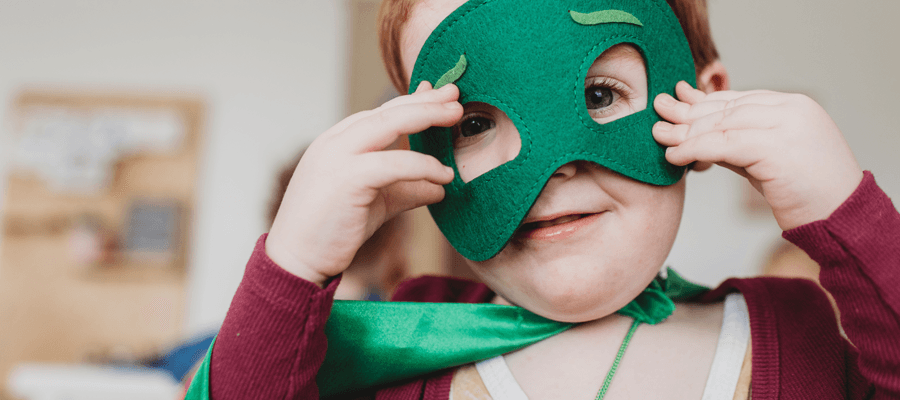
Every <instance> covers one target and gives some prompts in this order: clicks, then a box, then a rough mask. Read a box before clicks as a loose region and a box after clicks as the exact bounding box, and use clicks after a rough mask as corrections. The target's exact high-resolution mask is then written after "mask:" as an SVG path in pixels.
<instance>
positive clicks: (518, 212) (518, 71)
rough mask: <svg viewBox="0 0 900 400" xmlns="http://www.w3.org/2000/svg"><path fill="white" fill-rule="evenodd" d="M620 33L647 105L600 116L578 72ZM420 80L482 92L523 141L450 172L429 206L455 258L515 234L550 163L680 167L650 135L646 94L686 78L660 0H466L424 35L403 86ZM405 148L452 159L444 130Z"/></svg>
mask: <svg viewBox="0 0 900 400" xmlns="http://www.w3.org/2000/svg"><path fill="white" fill-rule="evenodd" d="M620 43H630V44H633V45H634V46H635V47H637V48H638V49H639V50H640V51H641V53H642V55H643V56H644V61H645V64H646V66H647V75H648V76H647V87H648V90H649V102H648V103H649V104H647V108H646V109H645V110H643V111H639V112H637V113H634V114H632V115H629V116H627V117H624V118H620V119H618V120H616V121H613V122H609V123H606V124H599V123H597V122H595V121H594V120H593V119H592V118H591V116H590V115H589V113H588V110H587V106H586V105H585V97H584V96H585V94H584V92H585V88H584V82H585V78H586V76H587V72H588V70H589V69H590V67H591V65H592V64H593V62H594V60H595V59H596V58H597V57H598V56H600V55H601V54H602V53H603V52H604V51H605V50H607V49H609V48H610V47H612V46H614V45H616V44H620ZM423 80H427V81H429V82H435V83H436V85H435V86H439V85H440V84H445V83H450V82H452V83H455V84H456V85H457V86H458V87H459V90H460V99H459V101H460V103H463V104H465V103H468V102H483V103H488V104H490V105H493V106H495V107H497V108H498V109H500V110H501V111H503V112H505V113H506V115H508V116H509V118H510V119H511V120H512V121H513V123H514V124H515V126H516V128H517V129H518V131H519V136H520V138H521V142H522V147H521V151H520V152H519V154H518V156H516V158H515V159H513V160H512V161H510V162H508V163H506V164H503V165H501V166H499V167H497V168H494V169H492V170H490V171H488V172H486V173H484V174H482V175H481V176H479V177H477V178H475V179H473V180H472V181H470V182H468V183H465V182H463V181H462V180H461V179H460V178H459V172H458V170H457V174H456V175H457V177H456V178H455V179H454V180H453V182H451V183H450V184H448V185H446V186H445V189H446V195H445V198H444V200H443V201H441V202H440V203H437V204H434V205H431V206H430V207H429V208H430V210H431V214H432V216H433V217H434V219H435V221H436V222H437V225H438V227H440V229H441V231H442V232H443V233H444V235H445V236H446V237H447V239H448V240H449V241H450V243H451V244H453V246H454V247H455V248H456V250H457V251H459V252H460V253H461V254H462V255H463V256H465V257H466V258H469V259H471V260H475V261H483V260H486V259H489V258H491V257H493V256H495V255H496V254H497V253H499V252H500V250H502V249H503V246H505V245H506V243H507V242H508V241H509V239H510V238H511V237H512V235H513V234H514V233H515V231H516V228H518V226H519V224H520V223H521V222H522V220H523V219H524V218H525V216H526V215H527V214H528V211H529V209H530V208H531V206H532V205H533V204H534V202H535V200H536V199H537V197H538V195H539V194H540V191H541V190H542V189H543V187H544V185H546V183H547V181H548V180H549V179H550V176H551V175H552V174H553V172H555V171H556V170H557V169H558V168H559V167H561V166H563V165H564V164H567V163H569V162H572V161H576V160H584V161H591V162H595V163H597V164H599V165H602V166H604V167H606V168H609V169H611V170H613V171H615V172H618V173H620V174H622V175H625V176H627V177H629V178H633V179H636V180H638V181H641V182H645V183H649V184H653V185H671V184H673V183H675V182H678V181H679V180H680V179H681V177H682V176H683V174H684V170H685V169H684V167H676V166H674V165H672V164H669V163H668V162H666V160H665V148H664V147H662V146H660V145H659V144H657V143H656V141H654V140H653V135H652V133H651V128H652V127H653V124H654V123H656V122H657V121H659V120H660V117H659V115H657V114H656V112H655V111H654V110H653V105H652V101H653V99H654V98H655V97H656V95H658V94H660V93H669V94H672V95H674V91H675V84H676V83H678V81H681V80H686V81H688V82H689V83H690V84H691V85H696V81H695V80H696V78H695V71H694V62H693V58H692V57H691V51H690V48H689V46H688V43H687V39H685V36H684V33H683V32H682V30H681V26H680V25H679V23H678V20H677V18H676V17H675V14H674V13H673V12H672V10H671V9H670V8H669V6H668V4H666V2H665V0H602V1H598V0H528V1H517V0H470V1H469V2H467V3H466V4H464V5H463V6H461V7H460V8H459V9H457V10H456V11H455V12H453V14H451V15H450V16H449V17H447V19H445V20H444V21H443V22H442V23H441V24H440V25H439V26H438V27H437V29H435V30H434V32H432V33H431V36H430V37H429V38H428V40H427V41H426V42H425V45H424V47H423V48H422V51H421V53H420V54H419V58H418V59H417V60H416V64H415V68H414V69H413V73H412V79H411V82H410V90H411V91H413V90H415V88H416V87H418V85H419V83H420V82H421V81H423ZM410 145H411V147H412V149H413V150H416V151H420V152H423V153H426V154H430V155H433V156H435V157H436V158H437V159H439V160H441V162H443V163H444V164H445V165H449V166H452V167H453V168H454V169H456V163H455V161H454V152H453V137H452V129H451V128H440V127H434V128H431V129H428V130H426V131H424V132H421V133H418V134H416V135H413V136H411V137H410Z"/></svg>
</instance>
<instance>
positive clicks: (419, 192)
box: [383, 180, 444, 220]
mask: <svg viewBox="0 0 900 400" xmlns="http://www.w3.org/2000/svg"><path fill="white" fill-rule="evenodd" d="M383 191H384V192H383V193H384V202H385V210H386V213H387V215H386V216H385V218H386V220H388V219H391V218H393V217H395V216H397V215H398V214H400V213H402V212H404V211H407V210H412V209H414V208H418V207H422V206H427V205H429V204H434V203H437V202H439V201H441V200H443V199H444V187H443V186H441V185H438V184H435V183H431V182H428V181H426V180H419V181H401V182H395V183H393V184H391V185H389V186H387V187H386V188H384V189H383Z"/></svg>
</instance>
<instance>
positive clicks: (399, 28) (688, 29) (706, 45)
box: [378, 0, 719, 93]
mask: <svg viewBox="0 0 900 400" xmlns="http://www.w3.org/2000/svg"><path fill="white" fill-rule="evenodd" d="M666 1H667V2H668V3H669V6H670V7H672V11H674V12H675V16H676V17H678V21H679V22H681V29H682V30H684V34H685V36H687V40H688V43H689V44H690V46H691V53H692V54H693V56H694V67H695V69H696V71H697V72H698V73H699V72H700V71H702V70H703V68H706V66H707V65H709V64H710V63H712V62H713V61H716V60H718V59H719V52H718V51H717V50H716V45H715V43H714V42H713V39H712V33H711V32H710V29H709V15H708V13H707V7H706V0H666ZM418 3H419V0H383V1H382V2H381V8H380V9H379V10H378V38H379V46H380V47H381V59H382V60H383V61H384V66H385V69H387V73H388V77H389V78H390V79H391V82H392V83H393V84H394V87H395V88H397V91H398V92H399V93H406V92H407V91H408V89H409V81H408V78H407V76H406V73H407V71H404V70H403V63H402V60H401V59H400V39H401V36H402V34H403V28H404V26H405V25H406V22H407V21H408V20H409V15H410V14H411V13H412V9H413V7H415V6H416V4H418Z"/></svg>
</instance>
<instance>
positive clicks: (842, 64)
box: [0, 0, 900, 379]
mask: <svg viewBox="0 0 900 400" xmlns="http://www.w3.org/2000/svg"><path fill="white" fill-rule="evenodd" d="M376 3H377V1H352V0H343V1H324V0H319V1H316V0H304V1H293V2H284V1H256V2H237V1H217V2H210V1H173V0H160V1H152V2H138V1H97V0H88V1H79V2H71V1H62V0H43V1H27V2H26V1H13V0H0V113H3V114H0V115H2V118H3V120H2V121H0V123H2V124H0V126H2V127H4V128H3V129H5V130H4V131H0V209H2V204H3V203H2V202H3V201H4V200H3V199H4V198H5V197H6V196H5V194H4V193H3V190H4V188H6V186H7V185H6V184H5V183H6V181H5V177H6V174H5V171H6V169H7V167H8V160H9V153H10V147H11V146H10V135H9V132H8V130H9V128H8V125H7V124H6V122H7V121H8V120H9V119H10V115H9V109H10V107H11V103H12V102H13V101H14V99H15V98H16V96H17V95H18V94H19V93H21V92H22V91H23V90H33V89H35V88H37V89H50V90H56V91H76V92H77V91H87V92H113V93H130V94H148V95H163V96H182V95H183V96H188V97H191V98H198V99H201V100H202V102H203V104H204V105H205V110H206V112H205V120H204V121H203V135H204V139H203V148H202V149H201V150H200V158H199V171H198V184H197V187H196V204H194V205H193V207H194V210H195V212H194V219H193V221H192V222H191V228H190V238H189V240H188V243H189V246H190V247H189V249H188V253H187V254H188V258H187V261H186V265H187V275H186V277H187V282H186V288H187V293H186V294H185V295H186V297H185V299H186V300H185V309H184V312H183V313H178V315H183V320H182V321H179V323H180V324H182V328H181V331H182V332H183V334H184V335H185V336H189V335H192V334H196V333H200V332H205V331H208V330H211V329H215V328H216V326H217V325H218V324H219V323H220V322H221V320H222V318H223V317H224V314H225V311H226V310H227V307H228V304H229V302H230V299H231V296H232V295H233V293H234V290H235V289H236V287H237V285H238V282H239V281H240V278H241V275H242V272H243V267H244V263H245V262H246V259H247V257H248V256H249V254H250V251H251V249H252V247H253V245H254V242H255V240H256V239H257V238H258V236H259V235H260V234H262V233H263V232H265V231H266V230H267V228H268V226H267V222H266V221H265V217H266V207H267V206H268V201H269V198H270V197H271V191H272V186H273V183H274V180H275V175H276V172H277V171H278V169H279V168H280V167H281V166H282V164H283V163H284V162H287V161H288V160H290V159H291V158H293V157H294V156H295V155H296V153H297V152H298V151H299V149H300V147H301V146H302V145H303V144H305V143H308V142H309V141H311V140H312V139H313V138H314V137H315V136H316V135H318V134H319V133H321V132H323V131H324V130H326V129H327V128H329V127H330V126H331V125H333V124H334V123H336V122H337V121H339V120H340V119H341V118H343V117H344V116H346V115H347V114H348V113H349V112H350V111H351V110H353V109H356V108H358V106H354V105H352V104H351V103H352V101H351V99H353V98H354V96H355V95H356V92H355V90H356V89H357V86H355V85H354V84H353V83H352V82H354V81H357V82H358V81H360V80H362V81H370V80H372V79H375V78H371V77H366V76H362V77H360V76H358V74H359V73H357V75H351V71H368V72H363V74H365V73H369V74H379V73H381V72H380V71H381V66H380V64H379V63H378V62H377V59H375V61H372V57H373V54H374V55H375V56H376V57H377V53H375V52H371V53H370V54H369V55H367V56H365V57H362V58H359V59H354V58H353V54H357V53H358V52H359V50H355V51H354V50H352V49H353V48H354V47H353V46H359V45H360V43H361V42H360V40H362V39H353V37H354V36H353V35H354V34H353V29H354V24H356V25H359V24H367V23H371V21H372V20H373V19H374V15H373V14H371V13H373V12H374V10H375V7H374V4H376ZM709 3H710V17H711V20H712V27H713V33H714V36H715V39H716V41H717V44H718V46H719V50H720V53H721V56H722V61H723V62H724V64H725V65H726V67H727V68H728V69H729V71H730V73H731V81H732V86H733V88H734V89H737V90H748V89H757V88H764V89H772V90H778V91H793V92H802V93H805V94H808V95H810V96H812V97H813V98H815V99H816V100H818V101H819V102H820V103H821V104H822V105H823V106H824V107H825V108H826V109H827V110H828V112H829V113H830V114H831V115H832V117H833V118H834V119H835V120H836V121H837V123H838V125H839V127H840V128H841V129H842V130H843V132H844V134H845V136H846V137H847V140H848V141H849V142H850V145H851V147H852V148H853V150H854V152H855V154H856V156H857V158H858V159H859V161H860V163H861V164H862V166H863V168H864V169H871V170H873V171H874V172H875V175H876V178H878V181H879V184H880V185H881V186H882V188H884V189H885V191H886V192H887V193H888V194H889V195H891V196H893V197H894V198H898V196H900V175H898V174H897V172H896V171H898V170H900V157H897V156H896V155H895V152H896V151H897V149H898V148H900V135H897V133H898V128H897V125H896V123H895V115H896V111H895V109H896V108H897V107H898V105H900V101H898V100H897V97H896V93H900V78H898V73H897V71H900V48H898V46H897V45H896V40H897V39H898V38H900V25H898V24H896V23H895V20H896V18H897V17H898V16H900V2H896V1H883V0H860V1H855V2H847V1H838V0H815V1H812V0H758V1H753V2H746V1H733V0H709ZM354 4H355V5H359V4H362V6H360V7H356V8H354ZM366 10H368V11H366ZM365 21H369V22H365ZM360 26H361V25H359V26H356V29H357V33H356V34H357V36H359V32H361V31H360V29H362V32H365V30H366V29H371V27H362V28H360ZM363 37H365V35H363ZM368 40H369V43H370V45H371V44H374V43H375V41H374V38H373V37H371V35H369V39H368ZM367 46H368V45H367ZM351 60H352V63H353V65H354V67H353V68H351V67H350V66H349V65H348V64H350V63H351ZM367 63H368V64H367ZM366 65H368V66H370V68H366ZM378 79H381V78H378ZM379 82H386V81H384V80H380V81H379ZM367 90H368V93H373V90H374V92H378V89H371V88H370V89H367ZM377 94H378V93H376V95H375V96H374V97H373V99H377V98H379V95H377ZM366 101H369V100H366ZM822 162H828V160H822ZM688 188H689V189H688V199H687V205H686V211H685V217H684V220H683V223H682V228H681V232H680V234H679V237H678V239H677V241H676V244H675V248H674V250H673V251H672V253H671V255H670V257H669V260H668V261H667V262H668V264H670V265H672V266H673V267H675V268H677V269H678V270H679V271H681V272H682V273H683V274H684V275H686V276H687V277H689V278H692V279H694V280H697V281H700V282H703V283H706V284H710V285H712V284H716V283H718V282H719V281H721V280H722V279H724V278H726V277H728V276H747V275H754V274H757V273H758V271H759V268H760V265H761V264H762V263H763V261H764V260H765V257H766V253H767V252H769V251H770V250H771V249H772V248H773V246H774V245H775V244H776V243H777V242H778V240H779V239H778V238H779V235H780V230H779V229H778V227H777V225H776V224H775V222H774V219H773V218H771V216H769V215H767V214H766V213H765V211H764V210H763V211H759V208H760V207H759V206H758V204H757V203H754V201H755V200H754V198H753V196H752V193H751V192H750V191H749V186H748V185H747V184H746V183H745V182H744V181H743V180H742V179H741V178H739V177H738V176H736V175H734V174H732V173H731V172H729V171H727V170H724V169H720V168H719V169H714V170H711V171H708V172H704V173H696V174H691V175H690V176H689V177H688ZM754 204H756V205H754ZM423 257H428V255H426V256H423ZM6 267H8V266H4V265H0V280H2V279H4V278H3V277H4V268H6ZM0 323H3V321H0ZM0 351H2V350H0ZM0 379H2V378H0Z"/></svg>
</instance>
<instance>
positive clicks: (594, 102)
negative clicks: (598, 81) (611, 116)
mask: <svg viewBox="0 0 900 400" xmlns="http://www.w3.org/2000/svg"><path fill="white" fill-rule="evenodd" d="M584 100H585V102H586V103H587V108H588V110H598V109H601V108H606V107H609V106H610V105H612V103H613V100H614V99H613V91H612V90H611V89H610V88H607V87H603V86H591V87H589V88H587V89H585V90H584Z"/></svg>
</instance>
